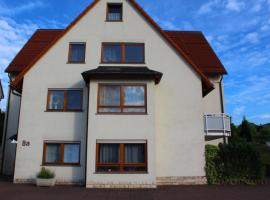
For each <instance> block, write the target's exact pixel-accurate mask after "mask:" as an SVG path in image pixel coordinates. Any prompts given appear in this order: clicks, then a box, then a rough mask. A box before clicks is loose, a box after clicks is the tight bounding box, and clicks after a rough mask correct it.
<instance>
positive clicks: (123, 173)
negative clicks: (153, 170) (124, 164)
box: [94, 172, 149, 175]
mask: <svg viewBox="0 0 270 200" xmlns="http://www.w3.org/2000/svg"><path fill="white" fill-rule="evenodd" d="M94 174H107V175H108V174H120V175H125V174H127V175H129V174H149V173H148V172H94Z"/></svg>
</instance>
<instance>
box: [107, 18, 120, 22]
mask: <svg viewBox="0 0 270 200" xmlns="http://www.w3.org/2000/svg"><path fill="white" fill-rule="evenodd" d="M105 22H124V20H123V19H121V20H108V19H106V20H105Z"/></svg>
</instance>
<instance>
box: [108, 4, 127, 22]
mask: <svg viewBox="0 0 270 200" xmlns="http://www.w3.org/2000/svg"><path fill="white" fill-rule="evenodd" d="M122 18H123V5H122V4H121V3H109V4H107V21H110V22H112V21H113V22H117V21H122Z"/></svg>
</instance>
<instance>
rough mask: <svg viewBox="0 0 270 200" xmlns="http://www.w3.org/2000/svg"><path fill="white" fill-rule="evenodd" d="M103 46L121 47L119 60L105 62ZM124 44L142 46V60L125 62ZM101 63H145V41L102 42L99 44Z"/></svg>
mask: <svg viewBox="0 0 270 200" xmlns="http://www.w3.org/2000/svg"><path fill="white" fill-rule="evenodd" d="M105 46H120V47H121V62H105V60H104V47H105ZM126 46H142V58H143V59H142V61H141V62H126V61H125V47H126ZM100 62H101V64H145V43H125V42H102V46H101V61H100Z"/></svg>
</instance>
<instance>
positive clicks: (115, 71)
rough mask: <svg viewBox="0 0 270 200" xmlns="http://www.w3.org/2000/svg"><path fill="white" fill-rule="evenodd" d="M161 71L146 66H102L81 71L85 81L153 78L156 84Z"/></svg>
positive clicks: (160, 76) (159, 78)
mask: <svg viewBox="0 0 270 200" xmlns="http://www.w3.org/2000/svg"><path fill="white" fill-rule="evenodd" d="M162 75H163V74H162V73H161V72H158V71H154V70H151V69H149V68H148V67H103V66H99V67H98V68H96V69H92V70H89V71H85V72H83V73H82V76H83V79H84V80H85V82H89V81H90V80H154V81H155V83H156V84H158V83H159V82H160V80H161V78H162Z"/></svg>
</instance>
